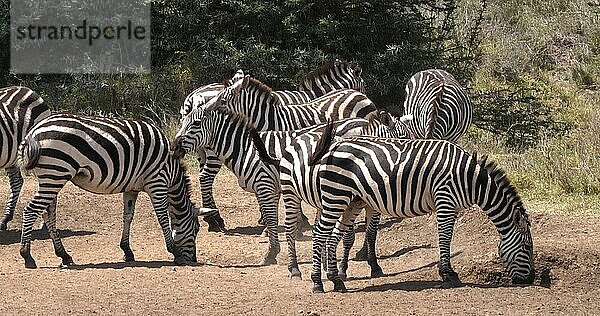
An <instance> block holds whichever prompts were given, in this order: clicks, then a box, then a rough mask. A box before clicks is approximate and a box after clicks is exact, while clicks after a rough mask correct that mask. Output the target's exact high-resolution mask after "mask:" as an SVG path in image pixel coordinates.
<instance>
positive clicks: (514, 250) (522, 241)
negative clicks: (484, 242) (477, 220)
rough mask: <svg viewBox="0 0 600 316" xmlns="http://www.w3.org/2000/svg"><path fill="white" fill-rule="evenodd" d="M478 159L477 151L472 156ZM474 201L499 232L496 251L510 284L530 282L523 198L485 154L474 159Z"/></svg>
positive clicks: (531, 270)
mask: <svg viewBox="0 0 600 316" xmlns="http://www.w3.org/2000/svg"><path fill="white" fill-rule="evenodd" d="M473 156H474V160H477V157H476V154H475V155H473ZM477 164H479V167H480V168H479V174H478V176H477V185H476V186H475V187H476V188H477V189H476V190H478V192H477V193H476V195H478V196H479V198H478V202H477V204H478V205H479V206H481V208H482V209H483V210H484V211H485V212H486V213H487V214H488V216H489V217H490V219H491V220H492V222H493V223H494V225H495V226H496V228H497V229H498V232H499V233H500V243H499V244H498V254H499V255H500V258H502V263H503V264H504V267H505V268H506V270H507V271H508V274H509V276H510V277H511V279H512V282H513V284H531V283H533V280H534V278H535V269H534V266H533V239H532V238H531V224H530V222H529V217H528V216H527V213H526V212H525V207H524V206H523V201H522V200H521V198H520V197H519V194H518V193H517V190H516V189H515V187H514V186H513V185H511V184H510V181H509V179H508V176H507V175H506V172H504V170H502V168H500V167H499V166H498V164H496V163H495V162H493V161H489V160H488V158H487V156H484V157H483V158H482V159H481V160H478V161H477Z"/></svg>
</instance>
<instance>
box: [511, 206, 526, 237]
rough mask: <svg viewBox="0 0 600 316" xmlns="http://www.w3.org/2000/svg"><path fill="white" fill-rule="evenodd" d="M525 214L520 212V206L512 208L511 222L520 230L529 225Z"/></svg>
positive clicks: (524, 229)
mask: <svg viewBox="0 0 600 316" xmlns="http://www.w3.org/2000/svg"><path fill="white" fill-rule="evenodd" d="M526 217H527V214H525V213H524V212H522V210H521V208H515V209H514V210H513V223H515V225H517V228H518V229H519V230H520V231H522V232H523V231H526V230H527V227H528V226H529V220H528V219H527V218H526Z"/></svg>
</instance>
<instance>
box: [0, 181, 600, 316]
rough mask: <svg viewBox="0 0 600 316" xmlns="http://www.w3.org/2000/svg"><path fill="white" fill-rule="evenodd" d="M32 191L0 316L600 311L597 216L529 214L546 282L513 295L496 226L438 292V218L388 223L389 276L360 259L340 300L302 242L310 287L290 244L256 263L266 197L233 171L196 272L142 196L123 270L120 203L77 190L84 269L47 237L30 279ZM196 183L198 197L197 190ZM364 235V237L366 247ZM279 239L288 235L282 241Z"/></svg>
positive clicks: (69, 221)
mask: <svg viewBox="0 0 600 316" xmlns="http://www.w3.org/2000/svg"><path fill="white" fill-rule="evenodd" d="M194 178H195V176H194ZM194 180H195V179H194ZM0 182H1V183H0V188H1V189H2V194H1V195H0V201H2V203H4V201H5V199H6V192H7V191H8V189H7V187H8V185H7V184H6V179H3V181H0ZM35 185H36V183H35V179H33V178H28V179H26V185H25V188H24V193H23V195H22V198H21V201H20V203H19V209H18V214H17V217H16V218H15V220H14V221H13V222H11V223H10V224H9V230H8V231H4V232H0V315H12V314H59V313H60V314H92V313H100V314H156V313H161V314H169V315H170V314H182V315H189V314H194V315H197V314H200V315H203V314H207V315H239V314H250V315H261V314H264V315H317V314H318V315H391V314H416V315H422V314H460V315H464V314H478V315H482V314H494V315H496V314H536V315H545V314H550V313H556V314H590V315H591V314H600V290H599V289H598V287H599V285H600V267H599V264H600V246H599V245H598V244H599V242H600V218H599V217H565V216H559V215H547V214H543V212H541V211H542V210H535V209H533V210H529V212H530V214H531V218H532V223H533V235H534V247H535V262H536V269H537V271H538V272H542V271H545V274H546V275H548V276H549V277H544V278H543V280H542V278H540V275H541V273H538V276H537V278H536V281H535V284H534V285H533V286H527V287H513V286H510V285H509V284H508V280H507V276H506V274H505V273H504V270H503V268H502V266H501V264H500V262H499V260H498V258H497V254H496V251H497V249H496V247H497V242H498V237H497V233H496V231H495V230H494V228H493V227H492V226H491V224H490V222H489V220H488V219H487V218H486V217H485V215H482V214H481V213H480V212H478V211H469V212H466V213H464V214H463V215H462V216H461V217H460V219H459V221H458V224H457V228H456V231H455V238H454V242H453V249H452V250H453V253H454V257H453V266H454V268H455V269H456V270H457V272H458V273H459V275H460V277H461V279H462V281H463V282H464V283H465V286H464V287H461V288H457V289H449V290H444V289H441V288H440V285H441V283H440V280H439V277H438V275H437V260H438V252H437V247H436V245H437V237H436V236H437V235H436V227H435V221H434V217H433V216H430V217H421V218H416V219H411V220H405V221H403V222H396V221H393V220H390V219H387V220H386V221H385V223H384V228H383V229H382V230H381V233H380V234H379V240H378V244H377V248H378V249H377V250H378V254H379V256H380V258H381V259H380V264H381V266H382V268H383V269H384V272H385V273H386V275H385V276H384V277H381V278H377V279H371V278H369V269H368V266H367V264H366V263H365V262H358V261H351V262H350V269H349V277H350V278H349V280H348V281H347V282H346V286H347V287H348V289H349V293H345V294H339V293H332V292H330V291H331V289H332V285H331V284H330V283H329V282H326V283H325V284H326V285H325V290H326V291H329V292H328V293H325V294H320V295H317V294H312V293H311V288H312V283H311V282H310V280H309V277H310V263H309V262H310V257H311V254H310V245H311V243H310V239H305V240H302V241H300V242H298V244H297V247H298V253H299V259H300V261H301V271H302V273H303V276H304V280H291V279H289V278H288V276H287V274H288V272H287V267H286V263H287V251H286V245H285V242H282V252H281V254H280V255H279V257H278V261H279V264H277V265H273V266H268V267H261V266H258V263H259V262H260V261H261V258H262V255H263V254H264V253H265V251H266V247H267V243H266V241H267V240H266V238H263V237H260V236H259V234H260V232H261V229H262V228H261V227H258V225H257V224H256V221H257V219H258V211H257V210H258V207H257V204H256V200H255V199H254V196H253V195H251V194H248V193H246V192H243V191H242V190H241V189H239V187H238V186H237V183H236V181H235V179H234V177H233V176H232V175H231V173H229V172H222V173H221V174H220V175H219V177H218V179H217V188H216V190H215V192H216V199H217V203H218V204H219V206H220V208H221V213H222V216H223V217H224V219H225V221H226V224H227V227H228V229H229V232H227V233H208V232H207V231H206V225H204V226H203V228H202V231H201V232H200V234H199V240H198V259H199V261H200V263H199V264H198V265H197V266H190V267H178V266H174V265H172V264H171V262H170V260H171V258H170V257H169V254H168V253H167V252H166V249H165V246H164V243H163V238H162V235H161V231H160V228H159V226H158V223H157V222H156V218H155V216H154V213H153V211H152V210H151V208H150V204H149V202H148V198H147V197H146V196H145V195H140V201H139V202H138V205H137V211H136V214H135V218H134V222H133V231H132V239H131V243H132V248H133V250H134V252H135V254H136V259H137V260H138V261H137V262H134V263H128V264H125V263H123V262H122V259H121V258H122V255H123V254H122V252H121V250H120V249H119V246H118V245H119V239H120V234H121V225H122V224H121V209H122V206H121V196H120V195H112V196H101V195H93V194H90V193H87V192H84V191H82V190H79V189H78V188H76V187H74V186H72V185H69V186H67V187H66V188H65V189H64V190H63V192H62V193H61V195H60V196H59V205H58V227H59V228H60V233H61V236H62V237H63V242H64V244H65V247H66V248H67V250H68V251H69V252H70V253H71V254H72V256H73V258H74V260H75V262H76V264H77V265H75V266H73V267H71V268H68V269H61V268H60V267H59V263H60V260H59V259H58V258H57V257H55V255H54V251H53V249H52V243H51V241H50V240H49V239H48V238H47V237H46V236H43V235H42V234H40V233H37V234H36V235H35V236H36V239H35V240H34V242H33V245H32V254H33V256H34V258H36V260H37V263H38V266H39V268H38V269H36V270H26V269H25V268H24V267H23V262H22V260H21V257H20V256H19V240H20V221H21V217H20V213H21V210H22V208H23V206H24V204H25V203H26V202H27V201H29V199H30V198H31V196H32V195H33V191H34V189H35ZM194 188H195V192H194V194H195V198H196V200H197V201H199V200H200V198H199V192H198V190H197V186H196V181H194ZM313 212H314V210H309V211H308V213H309V214H313ZM309 217H310V215H309ZM281 223H282V222H281ZM361 228H362V224H361V223H359V229H361ZM307 234H310V233H307ZM363 236H364V235H363V233H359V234H358V236H357V245H358V244H359V243H360V242H362V238H363ZM280 239H281V240H282V241H284V240H285V239H284V236H283V234H280ZM357 249H358V246H355V249H354V250H353V253H354V252H355V251H356V250H357Z"/></svg>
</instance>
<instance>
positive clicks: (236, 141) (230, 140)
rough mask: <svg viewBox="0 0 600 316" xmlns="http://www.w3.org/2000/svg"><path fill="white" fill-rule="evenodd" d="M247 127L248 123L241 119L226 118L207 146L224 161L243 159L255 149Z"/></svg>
mask: <svg viewBox="0 0 600 316" xmlns="http://www.w3.org/2000/svg"><path fill="white" fill-rule="evenodd" d="M247 128H248V127H247V126H246V123H245V122H243V121H241V120H240V121H235V122H233V121H231V120H225V121H223V123H222V124H221V128H218V129H217V130H216V133H215V137H213V139H212V140H213V141H212V142H210V143H209V144H208V145H207V146H206V148H208V149H210V150H212V151H213V152H214V153H215V155H217V156H218V157H219V158H220V160H221V161H224V162H231V161H232V160H237V159H238V158H239V159H241V158H242V157H243V156H245V155H246V154H248V153H250V151H252V150H254V148H253V146H252V140H251V138H250V133H249V132H248V129H247ZM228 167H229V166H228Z"/></svg>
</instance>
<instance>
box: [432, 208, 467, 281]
mask: <svg viewBox="0 0 600 316" xmlns="http://www.w3.org/2000/svg"><path fill="white" fill-rule="evenodd" d="M436 208H437V224H438V246H439V248H440V262H439V264H438V271H439V274H440V277H442V287H443V288H445V289H447V288H452V287H458V286H461V282H460V279H459V278H458V274H457V273H456V272H454V270H453V269H452V265H451V264H450V243H451V242H452V233H453V230H454V220H455V217H456V212H455V211H454V208H453V207H451V206H450V205H448V204H447V203H445V202H439V201H436Z"/></svg>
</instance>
